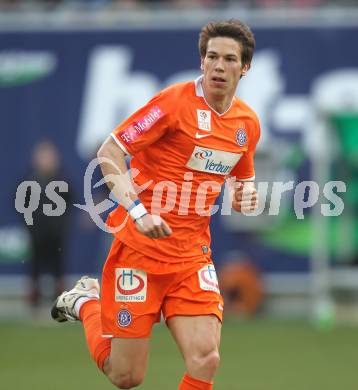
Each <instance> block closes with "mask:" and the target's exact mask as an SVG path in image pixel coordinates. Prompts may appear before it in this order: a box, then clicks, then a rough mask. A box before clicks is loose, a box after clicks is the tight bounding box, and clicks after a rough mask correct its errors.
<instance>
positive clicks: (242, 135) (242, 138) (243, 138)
mask: <svg viewBox="0 0 358 390" xmlns="http://www.w3.org/2000/svg"><path fill="white" fill-rule="evenodd" d="M236 142H237V143H238V145H239V146H244V145H245V144H246V142H247V135H246V131H245V129H239V130H237V132H236Z"/></svg>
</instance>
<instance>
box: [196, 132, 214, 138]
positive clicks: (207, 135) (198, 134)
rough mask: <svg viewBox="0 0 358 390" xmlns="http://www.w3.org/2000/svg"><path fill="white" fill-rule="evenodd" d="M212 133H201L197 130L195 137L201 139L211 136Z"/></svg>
mask: <svg viewBox="0 0 358 390" xmlns="http://www.w3.org/2000/svg"><path fill="white" fill-rule="evenodd" d="M210 135H211V134H200V133H199V132H197V133H196V134H195V138H197V139H200V138H204V137H209V136H210Z"/></svg>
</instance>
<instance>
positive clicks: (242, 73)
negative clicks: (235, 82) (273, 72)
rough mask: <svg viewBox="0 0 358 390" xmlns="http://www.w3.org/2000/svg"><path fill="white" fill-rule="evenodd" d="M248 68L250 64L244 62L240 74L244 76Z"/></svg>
mask: <svg viewBox="0 0 358 390" xmlns="http://www.w3.org/2000/svg"><path fill="white" fill-rule="evenodd" d="M249 69H250V64H245V65H244V66H243V67H242V72H241V76H246V73H247V72H248V71H249Z"/></svg>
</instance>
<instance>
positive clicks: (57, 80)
mask: <svg viewBox="0 0 358 390" xmlns="http://www.w3.org/2000/svg"><path fill="white" fill-rule="evenodd" d="M228 18H239V19H242V20H244V21H245V22H247V23H248V24H249V25H250V26H251V27H252V28H253V30H254V33H255V35H256V40H257V50H256V54H255V57H254V61H253V64H252V69H251V70H250V72H249V75H248V76H247V78H245V79H244V80H242V82H241V83H240V86H239V91H238V94H239V95H240V96H241V97H242V98H243V99H244V100H245V101H247V102H248V103H249V104H250V105H251V106H252V107H253V108H254V109H255V110H256V111H257V113H258V115H259V117H260V119H261V125H262V130H263V136H262V140H261V143H260V146H259V149H258V152H257V158H256V165H257V168H256V170H257V179H258V181H262V182H268V187H269V190H270V189H272V183H273V182H274V181H283V182H289V181H293V182H294V185H297V184H298V183H300V182H302V181H309V180H314V181H316V182H317V183H318V184H319V186H320V196H319V199H318V202H317V205H316V206H315V207H312V208H310V209H307V210H305V211H304V219H297V217H296V215H295V212H294V206H293V196H294V192H293V191H292V190H291V191H288V192H286V193H285V194H284V195H283V196H282V200H281V203H280V213H279V215H278V216H271V215H269V206H270V201H275V199H270V196H268V197H267V200H266V202H263V204H262V207H263V208H264V212H263V214H262V215H261V216H260V217H257V218H253V217H245V216H237V215H232V216H221V215H218V214H217V215H215V216H214V217H213V221H212V229H213V230H212V235H213V237H214V240H213V250H214V261H215V264H216V266H217V269H218V271H219V275H220V278H221V283H222V288H223V290H224V294H225V297H226V302H227V306H226V307H227V318H228V320H227V323H226V327H225V328H224V332H223V346H222V355H223V359H222V368H221V370H220V372H219V375H218V380H217V385H216V388H217V389H220V390H231V389H233V390H234V389H243V390H256V389H257V390H261V389H265V390H281V389H287V388H290V389H300V390H301V389H305V390H321V389H325V390H328V389H332V390H333V389H335V390H336V389H337V388H341V389H343V390H353V389H356V388H357V375H356V367H355V365H356V358H357V352H356V349H357V348H356V346H357V345H358V336H357V334H358V328H357V324H358V219H357V212H358V51H357V49H356V39H357V37H358V3H357V1H353V0H352V1H348V0H347V1H345V0H342V1H340V0H335V1H330V0H243V1H233V0H221V1H220V0H172V1H161V2H159V1H148V0H147V1H144V0H143V1H141V0H117V1H115V0H113V1H110V0H83V1H70V0H67V1H66V0H63V1H59V0H57V1H56V0H46V1H45V0H44V1H35V0H34V1H30V0H29V1H26V0H23V1H21V0H0V107H1V116H0V122H1V146H2V148H1V154H0V167H1V191H0V340H1V347H2V348H1V350H2V351H1V353H0V363H1V364H0V378H1V382H0V388H1V389H4V390H8V389H12V388H16V389H20V390H22V389H25V388H28V386H29V385H30V387H31V388H34V389H36V390H43V389H46V390H49V389H51V390H56V389H60V388H61V389H62V388H64V387H66V389H68V390H70V389H75V388H78V386H81V387H83V388H85V389H87V390H94V389H98V388H102V389H106V388H108V389H109V388H111V386H110V385H109V384H108V383H107V381H106V379H105V378H103V377H102V376H101V375H100V374H99V373H98V372H97V371H96V370H95V368H94V364H93V363H92V362H91V361H90V359H89V358H88V356H87V353H86V351H85V349H86V348H85V343H84V340H83V336H82V331H81V329H80V326H76V325H74V326H58V325H57V324H52V323H51V322H50V320H49V318H48V308H49V306H50V302H51V299H52V295H53V292H54V282H53V280H52V279H51V278H49V277H46V276H45V277H44V278H42V279H41V281H40V285H41V289H42V290H43V292H44V293H45V294H44V295H45V296H44V298H43V299H42V300H41V302H40V303H41V304H40V306H39V307H37V308H36V310H35V309H34V308H33V307H32V306H31V305H30V304H29V297H28V295H29V280H28V274H29V258H30V255H31V251H32V248H31V245H30V239H29V235H28V231H27V229H26V228H25V224H24V218H23V215H21V214H20V213H18V212H16V210H15V194H16V188H17V186H18V184H19V182H21V181H22V180H23V178H24V177H25V176H26V174H27V172H28V171H29V166H30V165H29V164H30V160H31V154H32V150H33V147H34V146H35V145H36V144H37V143H38V142H40V141H41V140H43V139H50V140H51V141H52V142H53V143H54V144H55V145H56V147H57V148H58V150H59V153H60V157H61V160H62V164H63V171H64V172H65V176H66V178H67V179H68V181H69V183H70V188H71V204H69V205H68V211H69V221H70V224H69V228H68V230H67V231H66V240H65V242H64V245H63V246H61V248H59V250H60V251H61V253H62V254H63V258H64V261H65V275H66V278H65V285H68V286H69V285H71V283H72V282H73V280H75V279H76V278H77V277H78V276H79V275H82V274H90V275H94V276H95V275H98V276H100V271H101V268H102V265H103V262H104V260H105V256H106V251H107V249H108V247H109V245H110V242H111V237H110V235H108V234H107V233H104V232H102V231H101V230H100V229H98V228H97V227H96V225H95V224H94V223H93V221H92V220H91V218H90V216H89V215H88V213H87V212H86V211H84V210H81V209H79V208H76V207H74V206H73V204H74V203H77V204H84V203H85V200H84V195H83V194H84V183H83V177H84V173H85V171H86V167H87V165H88V163H89V161H90V160H91V159H92V158H93V157H94V155H95V152H96V148H97V147H98V145H99V144H100V143H101V142H102V141H103V139H104V138H105V137H106V136H107V135H108V133H109V132H110V131H111V129H112V128H113V127H114V126H115V125H116V124H117V123H118V122H120V121H121V120H122V119H124V118H125V117H127V116H128V115H129V114H130V113H131V112H132V111H133V110H135V109H136V108H137V107H139V106H140V105H141V104H142V103H144V102H145V101H146V100H148V99H149V98H150V97H151V96H152V95H153V94H154V93H155V92H156V91H158V90H159V89H161V88H163V87H164V86H166V85H167V84H170V83H173V82H178V81H183V80H188V79H192V78H194V77H196V76H197V75H198V74H199V58H198V50H197V38H198V32H199V29H200V27H201V26H202V25H203V24H204V23H205V22H207V21H209V20H220V19H228ZM96 175H97V180H98V178H99V177H100V176H99V173H98V172H97V173H96ZM329 180H341V181H344V182H345V183H346V186H347V191H346V193H344V194H343V193H342V194H339V195H340V196H341V197H343V199H344V203H345V208H344V211H343V213H342V214H341V215H340V216H337V217H323V216H322V215H321V212H320V205H321V204H322V203H327V199H324V197H323V196H322V189H323V186H324V183H325V182H327V181H329ZM94 183H95V181H93V182H92V184H91V187H93V185H94ZM42 190H43V191H44V189H42ZM93 191H94V192H95V199H96V203H98V202H99V201H101V200H103V199H104V197H105V196H107V193H106V191H105V189H104V187H101V188H100V189H96V190H94V189H93ZM269 192H270V191H269ZM263 198H264V197H263ZM276 201H277V199H276ZM104 217H105V213H104V214H103V215H102V218H104ZM152 345H153V348H152V356H151V359H152V360H151V363H150V367H149V374H148V378H147V380H146V382H145V383H144V385H143V386H141V387H140V388H143V389H158V390H161V389H163V390H164V389H166V390H167V389H174V388H176V384H177V383H178V381H179V378H180V375H181V372H182V371H183V366H182V363H181V360H180V356H179V354H178V352H177V351H176V350H175V346H174V343H173V342H172V341H170V339H169V336H168V334H167V332H166V329H165V327H164V326H158V327H157V329H156V330H155V332H154V338H153V343H152ZM5 351H6V352H5Z"/></svg>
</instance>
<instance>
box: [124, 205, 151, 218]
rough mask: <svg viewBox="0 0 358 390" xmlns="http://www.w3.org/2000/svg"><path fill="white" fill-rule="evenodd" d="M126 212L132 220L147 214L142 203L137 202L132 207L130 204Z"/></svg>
mask: <svg viewBox="0 0 358 390" xmlns="http://www.w3.org/2000/svg"><path fill="white" fill-rule="evenodd" d="M136 203H137V202H136ZM128 213H129V215H130V216H131V218H132V219H133V221H136V220H137V219H139V218H142V217H144V216H145V215H146V214H148V211H147V209H146V208H145V207H144V205H143V203H140V202H138V204H136V205H134V207H132V206H131V207H130V208H129V209H128Z"/></svg>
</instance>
